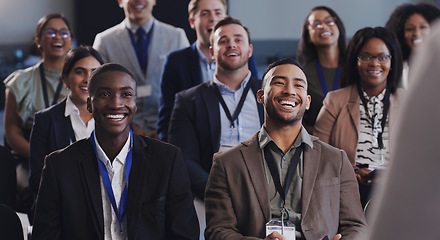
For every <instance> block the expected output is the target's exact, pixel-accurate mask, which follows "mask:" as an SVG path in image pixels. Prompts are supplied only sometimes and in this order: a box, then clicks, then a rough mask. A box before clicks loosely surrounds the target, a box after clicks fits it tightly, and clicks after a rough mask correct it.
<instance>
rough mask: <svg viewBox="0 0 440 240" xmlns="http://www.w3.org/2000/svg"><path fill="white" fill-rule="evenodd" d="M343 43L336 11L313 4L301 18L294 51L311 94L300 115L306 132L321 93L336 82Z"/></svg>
mask: <svg viewBox="0 0 440 240" xmlns="http://www.w3.org/2000/svg"><path fill="white" fill-rule="evenodd" d="M346 47H347V40H346V37H345V27H344V23H343V22H342V20H341V18H340V17H339V16H338V14H337V13H336V12H335V11H333V9H331V8H329V7H326V6H317V7H314V8H313V9H312V11H311V12H310V13H309V15H308V16H307V17H306V19H305V20H304V25H303V28H302V35H301V39H300V41H299V45H298V51H297V55H298V60H299V62H300V63H301V65H302V66H303V67H304V71H305V72H306V74H307V79H308V82H309V88H308V94H309V95H310V96H311V97H312V102H311V105H310V109H309V110H307V111H306V113H305V115H304V125H305V127H306V129H307V131H308V132H309V133H310V134H313V128H314V125H315V121H316V117H317V116H318V113H319V110H320V109H321V107H322V101H323V100H324V97H325V96H326V95H327V93H328V92H329V91H332V90H336V89H338V88H339V86H340V83H339V82H340V81H339V80H340V76H341V73H342V71H343V65H344V60H345V52H346Z"/></svg>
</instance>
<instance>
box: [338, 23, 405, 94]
mask: <svg viewBox="0 0 440 240" xmlns="http://www.w3.org/2000/svg"><path fill="white" fill-rule="evenodd" d="M372 38H379V39H381V40H382V41H384V43H385V45H386V46H387V48H388V50H389V51H390V54H391V56H392V57H391V68H390V72H389V73H388V76H387V88H388V89H389V90H390V93H394V92H395V91H396V89H397V86H398V85H399V82H400V77H401V76H402V69H403V61H402V52H401V50H400V46H399V42H398V41H397V38H396V36H395V35H394V33H392V32H391V31H389V30H387V29H385V28H383V27H375V28H371V27H366V28H362V29H360V30H359V31H357V32H356V33H355V34H354V36H353V38H352V39H351V41H350V43H349V44H348V52H347V58H346V61H345V67H344V70H345V74H344V76H343V77H342V81H341V87H346V86H349V85H352V84H359V83H360V81H361V79H360V76H359V72H358V67H357V62H358V59H357V58H358V56H359V53H360V51H361V49H362V48H363V47H364V45H365V44H366V43H367V41H368V40H370V39H372Z"/></svg>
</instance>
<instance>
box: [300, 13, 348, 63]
mask: <svg viewBox="0 0 440 240" xmlns="http://www.w3.org/2000/svg"><path fill="white" fill-rule="evenodd" d="M318 10H324V11H327V12H328V13H329V14H330V16H332V17H333V18H334V19H335V23H336V26H338V29H339V38H338V48H339V63H340V64H343V63H344V60H345V54H346V47H347V37H346V33H345V26H344V23H343V22H342V20H341V18H340V17H339V16H338V14H337V13H336V12H335V11H334V10H333V9H331V8H329V7H326V6H317V7H314V8H313V9H312V10H311V11H310V13H309V15H307V17H306V19H305V20H304V23H303V27H302V35H301V38H300V40H299V44H298V49H297V52H296V54H297V58H298V61H299V62H300V63H301V64H305V63H306V62H308V61H310V60H313V59H316V58H317V57H318V52H317V50H316V46H315V44H313V43H312V42H311V41H310V32H309V21H308V19H309V17H310V14H312V12H314V11H318Z"/></svg>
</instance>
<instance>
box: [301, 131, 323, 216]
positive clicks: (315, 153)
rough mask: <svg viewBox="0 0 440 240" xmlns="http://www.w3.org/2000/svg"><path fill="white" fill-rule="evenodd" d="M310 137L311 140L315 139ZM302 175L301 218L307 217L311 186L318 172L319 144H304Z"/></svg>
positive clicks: (312, 186)
mask: <svg viewBox="0 0 440 240" xmlns="http://www.w3.org/2000/svg"><path fill="white" fill-rule="evenodd" d="M311 137H312V142H314V141H315V140H316V138H315V137H313V136H311ZM303 156H304V176H303V186H302V218H303V219H304V218H306V217H307V212H308V209H309V205H310V199H311V198H312V192H313V188H314V186H315V181H316V176H317V174H318V165H319V161H320V158H321V146H320V145H317V144H313V148H310V147H309V146H308V145H306V148H305V152H304V155H303Z"/></svg>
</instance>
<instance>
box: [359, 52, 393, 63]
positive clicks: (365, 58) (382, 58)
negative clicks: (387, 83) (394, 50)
mask: <svg viewBox="0 0 440 240" xmlns="http://www.w3.org/2000/svg"><path fill="white" fill-rule="evenodd" d="M374 58H375V59H377V61H378V62H380V63H388V62H389V61H390V60H391V55H386V54H379V55H377V56H372V55H368V54H364V55H360V56H359V57H358V60H359V61H361V62H362V63H369V62H371V61H373V59H374Z"/></svg>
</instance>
